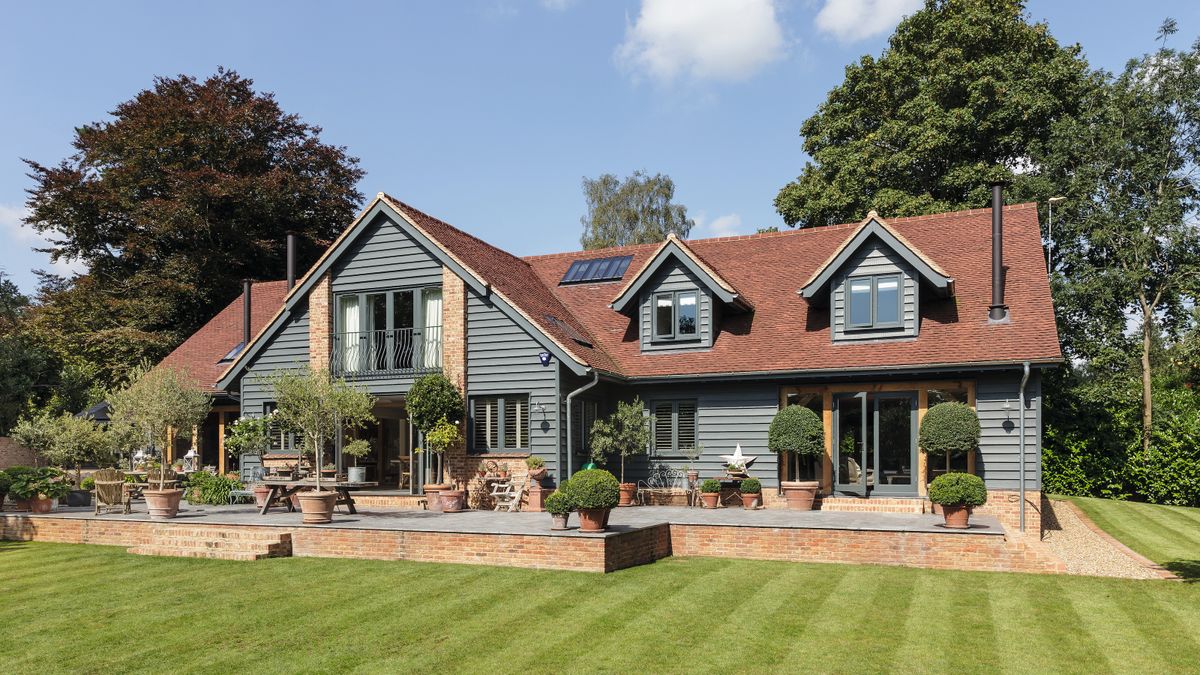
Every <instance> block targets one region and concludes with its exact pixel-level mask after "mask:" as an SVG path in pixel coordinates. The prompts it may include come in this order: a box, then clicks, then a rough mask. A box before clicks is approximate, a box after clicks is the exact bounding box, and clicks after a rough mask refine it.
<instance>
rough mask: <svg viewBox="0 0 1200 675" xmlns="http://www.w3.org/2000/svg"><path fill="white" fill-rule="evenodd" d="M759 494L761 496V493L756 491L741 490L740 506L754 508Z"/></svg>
mask: <svg viewBox="0 0 1200 675" xmlns="http://www.w3.org/2000/svg"><path fill="white" fill-rule="evenodd" d="M761 496H762V494H761V493H758V492H743V493H742V508H743V509H752V508H754V506H755V504H757V503H758V499H759V497H761Z"/></svg>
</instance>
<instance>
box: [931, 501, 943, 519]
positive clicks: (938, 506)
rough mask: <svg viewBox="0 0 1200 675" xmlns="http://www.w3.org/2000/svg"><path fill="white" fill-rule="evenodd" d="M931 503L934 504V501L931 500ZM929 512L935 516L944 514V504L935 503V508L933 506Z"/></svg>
mask: <svg viewBox="0 0 1200 675" xmlns="http://www.w3.org/2000/svg"><path fill="white" fill-rule="evenodd" d="M930 504H933V502H930ZM929 512H930V513H932V514H933V515H935V516H940V515H944V514H943V512H942V505H941V504H933V508H932V509H930V511H929Z"/></svg>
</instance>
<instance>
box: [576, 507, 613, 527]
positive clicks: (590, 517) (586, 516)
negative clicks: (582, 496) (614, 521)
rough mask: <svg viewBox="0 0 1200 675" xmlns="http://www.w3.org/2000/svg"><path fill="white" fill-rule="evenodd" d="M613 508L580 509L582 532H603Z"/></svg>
mask: <svg viewBox="0 0 1200 675" xmlns="http://www.w3.org/2000/svg"><path fill="white" fill-rule="evenodd" d="M609 511H611V509H579V531H580V532H603V531H604V528H606V527H608V513H609Z"/></svg>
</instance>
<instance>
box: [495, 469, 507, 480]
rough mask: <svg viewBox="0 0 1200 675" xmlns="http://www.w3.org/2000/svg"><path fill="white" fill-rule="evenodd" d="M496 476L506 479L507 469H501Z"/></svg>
mask: <svg viewBox="0 0 1200 675" xmlns="http://www.w3.org/2000/svg"><path fill="white" fill-rule="evenodd" d="M497 475H499V476H500V477H501V478H508V469H501V470H500V471H498V472H497Z"/></svg>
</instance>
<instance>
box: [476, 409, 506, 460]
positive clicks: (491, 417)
mask: <svg viewBox="0 0 1200 675" xmlns="http://www.w3.org/2000/svg"><path fill="white" fill-rule="evenodd" d="M496 402H497V400H496V399H495V398H476V399H475V406H474V408H475V409H474V417H475V433H474V439H473V443H474V447H475V448H477V449H479V450H490V449H492V448H496V447H499V440H500V439H499V434H500V414H499V411H498V410H497V409H496Z"/></svg>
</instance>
